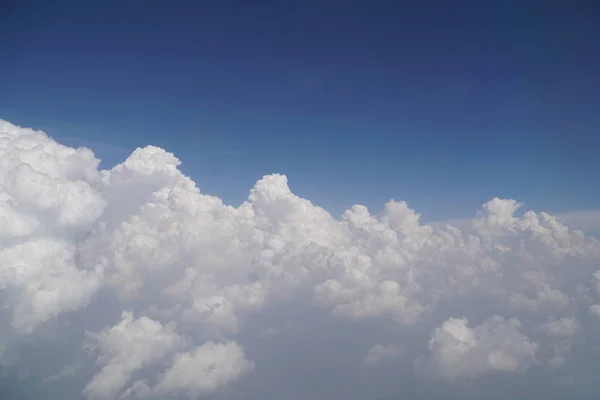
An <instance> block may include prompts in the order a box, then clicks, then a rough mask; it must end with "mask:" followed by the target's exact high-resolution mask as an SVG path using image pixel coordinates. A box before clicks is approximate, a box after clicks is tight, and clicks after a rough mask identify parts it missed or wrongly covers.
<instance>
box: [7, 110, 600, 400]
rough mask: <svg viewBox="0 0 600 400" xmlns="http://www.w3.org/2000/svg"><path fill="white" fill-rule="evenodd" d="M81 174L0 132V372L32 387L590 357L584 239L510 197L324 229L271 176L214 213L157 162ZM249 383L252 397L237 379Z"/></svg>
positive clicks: (167, 162) (453, 376)
mask: <svg viewBox="0 0 600 400" xmlns="http://www.w3.org/2000/svg"><path fill="white" fill-rule="evenodd" d="M98 166H99V160H97V159H96V158H95V157H94V154H93V153H92V152H91V151H90V150H88V149H85V148H80V149H73V148H69V147H66V146H62V145H60V144H59V143H56V142H55V141H54V140H52V139H51V138H49V137H48V136H47V135H46V134H44V133H43V132H39V131H34V130H31V129H26V128H20V127H17V126H14V125H12V124H10V123H8V122H6V121H1V122H0V304H2V305H3V307H2V309H0V364H2V365H4V366H5V367H6V368H9V367H10V368H19V367H21V366H22V365H23V364H24V363H27V362H29V363H30V366H31V368H33V369H32V370H33V371H34V372H35V371H37V372H36V373H38V374H40V375H44V374H45V375H44V376H43V377H42V378H41V379H40V382H41V381H44V379H45V382H46V384H45V386H44V387H50V386H53V385H54V386H57V387H58V386H60V385H61V384H62V383H63V382H65V381H68V380H75V381H77V382H79V384H78V385H79V386H78V385H71V386H67V384H66V383H65V384H64V386H62V388H63V390H69V389H68V388H79V389H77V390H78V392H79V393H80V394H81V395H83V396H86V397H88V398H118V397H123V398H126V397H139V398H144V397H158V398H165V397H168V396H182V395H183V396H188V395H189V396H192V397H193V396H196V395H204V394H208V393H213V394H214V395H215V396H218V395H219V393H221V391H223V390H239V391H243V390H254V391H255V392H253V393H254V395H255V396H256V397H261V396H263V395H264V394H265V393H266V392H264V390H266V389H264V387H266V386H265V385H266V384H267V383H266V382H270V381H269V379H270V378H269V377H268V373H267V372H266V371H271V372H272V373H275V372H278V373H279V372H280V371H286V373H287V374H288V375H290V376H295V374H296V372H295V371H296V369H295V368H297V369H298V371H301V373H303V374H306V379H308V376H310V374H311V373H312V371H314V370H317V369H318V368H326V367H325V366H326V365H331V364H328V362H329V361H327V362H324V360H320V357H324V356H325V354H336V356H337V357H343V354H345V353H346V352H347V351H351V350H352V349H358V350H356V351H357V352H360V355H358V356H357V358H356V359H357V360H358V361H357V363H358V364H360V359H361V357H362V359H363V360H364V362H366V363H367V364H381V365H382V366H384V365H386V363H383V362H382V361H384V360H385V359H389V358H390V357H392V356H393V357H395V358H396V359H397V360H396V361H397V363H394V365H398V364H401V363H402V362H405V361H408V362H406V363H405V364H406V365H409V364H411V363H410V361H411V360H415V359H418V360H420V361H419V363H418V365H419V366H421V367H426V368H424V369H423V370H422V371H426V372H427V375H426V376H429V377H434V376H438V377H442V378H444V379H446V380H450V381H458V380H460V379H462V378H476V377H477V376H479V375H488V376H489V375H494V374H500V375H502V376H506V375H511V374H512V376H515V377H518V376H520V374H516V373H517V372H525V371H531V370H534V369H536V368H537V369H538V370H539V371H542V372H540V373H546V372H544V371H545V370H544V369H543V368H540V366H541V365H546V364H549V365H555V366H559V365H560V366H561V367H562V369H561V370H565V371H569V366H570V361H572V359H573V357H575V355H576V354H585V353H586V351H585V350H586V349H587V348H594V347H595V346H598V345H600V343H598V342H599V341H598V339H596V336H597V335H595V334H594V332H595V330H596V329H597V327H598V320H597V319H595V318H590V317H593V316H600V311H599V310H600V308H599V307H600V306H599V304H600V289H599V288H600V284H599V282H600V275H599V273H598V272H597V271H598V269H599V265H600V243H599V241H598V240H597V239H595V238H594V237H589V236H586V235H584V234H583V233H582V232H580V231H577V230H572V229H569V228H568V227H567V226H565V225H563V224H562V223H561V222H559V219H557V218H555V217H553V216H551V215H548V214H546V213H543V212H542V213H539V214H537V213H534V212H532V211H527V212H525V213H524V214H522V215H519V214H518V210H519V207H520V204H519V203H518V202H516V201H514V200H503V199H498V198H495V199H492V200H491V201H490V202H488V203H486V204H484V205H483V206H482V208H481V209H480V210H479V211H478V212H477V213H476V216H475V218H474V219H473V220H470V221H468V222H465V223H464V224H462V225H461V224H457V225H458V226H451V225H445V226H429V225H424V224H422V223H421V222H420V216H419V214H417V213H416V212H415V211H414V210H412V209H411V208H410V207H409V206H408V205H407V204H406V203H405V202H402V201H390V202H388V203H387V204H386V205H385V207H384V209H383V211H382V212H381V213H379V214H373V213H372V212H371V211H369V210H368V209H367V208H366V207H364V206H359V205H357V206H354V207H352V208H351V209H350V210H347V211H346V212H345V213H344V215H343V216H342V217H341V218H340V219H339V220H336V219H335V218H333V217H332V216H331V215H330V214H329V213H327V212H326V211H325V210H323V209H322V208H320V207H318V206H315V205H313V204H312V203H311V202H310V201H308V200H306V199H302V198H300V197H298V196H296V195H294V194H293V193H292V192H291V190H290V188H289V186H288V182H287V178H286V177H285V176H283V175H269V176H265V177H264V178H262V179H261V180H259V181H258V182H257V183H256V185H255V186H254V187H253V188H252V190H251V191H250V194H249V197H248V201H246V202H244V203H243V204H242V205H240V206H239V207H231V206H228V205H225V204H223V202H222V201H221V200H220V199H218V198H216V197H213V196H209V195H206V194H203V193H201V192H200V190H199V189H198V187H197V186H196V184H195V183H194V182H193V181H192V180H191V179H190V178H188V177H186V176H184V175H183V174H182V173H181V172H180V171H179V169H178V166H179V160H178V159H177V158H176V157H175V156H174V155H173V154H171V153H168V152H166V151H164V150H162V149H160V148H157V147H152V146H148V147H145V148H140V149H137V150H136V151H134V152H133V154H131V156H129V157H128V158H127V159H126V160H125V161H124V162H123V163H121V164H118V165H116V166H115V167H113V168H112V169H110V170H99V169H98ZM457 315H464V316H466V317H468V320H469V321H474V322H476V323H479V324H478V325H475V326H473V325H471V326H470V325H469V323H468V322H467V319H466V318H458V319H457V318H453V317H455V316H457ZM324 320H326V321H327V322H323V321H324ZM311 321H312V322H311ZM313 323H314V324H321V325H318V326H319V328H315V329H316V331H315V332H320V330H322V334H323V337H322V338H321V337H319V336H318V335H317V334H316V333H310V332H313V331H311V330H310V329H309V327H308V326H309V325H310V324H313ZM258 325H260V326H258ZM435 326H438V327H439V328H437V329H434V330H433V333H431V330H432V328H433V327H435ZM283 327H290V328H289V329H281V328H283ZM365 327H372V329H369V330H368V331H369V332H371V333H370V334H359V333H358V332H365V331H364V330H361V329H365ZM336 329H337V330H336ZM266 330H269V331H272V332H281V333H280V334H277V335H268V336H265V335H264V332H265V331H266ZM84 332H91V333H89V334H88V335H87V336H86V335H84ZM257 332H260V333H257ZM333 332H335V334H334V333H333ZM390 332H393V334H392V333H390ZM309 333H310V334H309ZM579 333H583V334H581V335H579ZM585 333H590V334H587V335H586V334H585ZM315 335H316V336H315ZM429 335H431V337H430V341H429V350H428V351H427V350H426V349H427V338H428V337H429ZM257 337H260V338H262V339H261V340H262V341H258V342H257V340H258V339H256V338H257ZM574 337H577V338H578V340H571V339H572V338H574ZM325 338H328V339H325ZM332 338H335V339H332ZM324 340H329V342H328V343H327V345H323V346H324V347H322V348H321V350H317V349H316V347H315V346H314V345H313V344H312V343H313V342H315V341H316V342H317V343H319V342H320V341H324ZM404 341H406V343H411V344H406V343H405V342H404ZM565 341H566V342H565ZM363 342H364V343H363ZM32 343H35V346H33V344H32ZM57 343H58V344H57ZM61 343H62V344H61ZM376 343H401V344H402V349H403V350H402V351H401V350H400V349H401V348H400V347H397V346H396V345H394V346H383V345H376ZM350 344H352V346H351V345H350ZM359 344H360V346H359ZM44 346H46V347H44ZM61 346H62V347H61ZM261 346H262V347H261ZM336 346H342V347H343V346H347V347H343V348H344V349H345V351H341V350H340V351H339V352H336V351H337V350H334V349H336V348H338V347H336ZM34 348H35V349H38V350H39V349H42V348H43V349H45V351H46V353H44V352H43V351H37V352H34V351H33V349H34ZM58 348H60V349H62V350H61V351H60V352H59V351H58V350H54V351H55V353H53V354H54V356H53V357H54V358H48V357H46V358H44V357H45V356H43V354H47V352H52V351H53V349H58ZM82 348H83V349H88V350H93V351H95V352H96V353H97V354H98V356H97V358H96V361H97V362H96V363H95V364H94V363H90V359H92V360H93V359H94V358H93V357H92V358H90V357H89V356H86V355H85V352H81V351H79V350H80V349H82ZM295 348H297V349H302V350H297V351H298V353H293V351H295V350H293V349H295ZM369 348H370V349H371V350H370V351H368V352H367V355H366V358H365V351H367V350H366V349H369ZM259 349H261V350H259ZM361 349H362V350H361ZM420 349H422V350H424V351H425V353H423V352H422V351H421V350H420ZM263 351H264V352H270V353H268V354H265V353H264V352H263ZM290 352H292V353H290ZM96 353H94V354H96ZM400 353H402V357H398V356H399V355H400ZM538 353H539V354H540V359H543V361H542V362H538V361H537V354H538ZM567 353H568V354H569V357H566V354H567ZM285 357H287V358H285ZM294 357H296V358H302V359H304V360H305V363H306V365H309V364H310V366H306V365H304V366H296V363H295V361H294V360H295V358H294ZM307 357H308V358H307ZM50 359H52V360H53V361H52V363H55V364H56V365H52V368H50V366H48V367H47V368H45V367H42V365H46V366H47V365H48V363H49V361H48V360H50ZM309 359H310V360H313V361H312V362H309V361H306V360H309ZM27 360H29V361H27ZM32 360H33V361H32ZM36 360H37V361H36ZM42 360H46V361H44V362H42ZM259 360H260V361H259ZM340 362H341V361H340ZM36 363H37V364H36ZM33 365H39V367H36V368H37V369H36V368H34V367H32V366H33ZM73 365H78V366H81V367H78V368H77V369H76V370H72V369H69V366H73ZM387 365H391V364H387ZM581 365H583V364H582V363H581V362H579V363H573V366H572V368H578V367H577V366H581ZM275 366H277V367H275ZM28 368H29V367H28ZM269 368H272V369H270V370H269ZM251 370H253V371H254V373H253V374H250V375H251V376H253V378H252V379H255V380H257V381H261V380H263V381H264V382H262V381H261V382H260V383H257V382H254V381H252V382H251V383H248V382H246V381H244V379H242V378H243V377H244V376H246V374H248V373H249V372H250V371H251ZM374 370H375V369H373V371H374ZM65 371H66V372H65ZM34 372H32V378H31V379H34V378H33V376H34V375H35V373H34ZM192 372H193V373H192ZM323 372H325V371H323ZM281 373H283V372H281ZM411 373H414V372H411ZM250 375H249V376H250ZM286 376H287V375H286ZM403 376H404V377H405V378H406V376H407V375H403ZM297 378H298V379H303V377H302V376H298V377H297ZM515 379H517V378H515ZM280 380H281V381H285V380H284V379H283V378H282V379H280ZM350 381H352V379H346V382H350ZM238 384H239V385H242V386H240V387H239V388H237V389H236V385H238ZM270 384H271V385H275V384H276V383H274V382H270ZM259 388H263V389H259ZM57 390H58V389H57ZM71 390H73V389H71ZM261 390H263V392H261ZM281 390H286V389H285V388H281ZM315 390H316V389H315ZM323 390H325V389H323ZM325 392H326V390H325ZM325 392H323V393H325ZM313 395H314V396H317V394H315V393H310V394H304V395H301V394H298V395H297V396H296V397H302V396H305V397H306V396H309V397H310V396H313ZM72 396H73V393H72V392H64V393H63V392H61V393H60V394H57V398H64V397H72ZM314 396H313V397H314ZM292 397H294V396H292ZM317 397H318V396H317Z"/></svg>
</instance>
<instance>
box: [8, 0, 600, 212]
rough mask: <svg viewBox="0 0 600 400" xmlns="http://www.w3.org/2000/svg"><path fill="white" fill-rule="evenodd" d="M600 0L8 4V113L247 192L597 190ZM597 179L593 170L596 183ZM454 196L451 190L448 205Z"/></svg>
mask: <svg viewBox="0 0 600 400" xmlns="http://www.w3.org/2000/svg"><path fill="white" fill-rule="evenodd" d="M599 12H600V8H599V7H598V4H596V3H595V2H593V1H580V2H568V3H566V2H544V4H543V5H542V4H540V3H539V2H535V1H531V2H517V1H492V2H480V1H459V2H447V1H423V2H391V1H390V2H386V1H381V2H366V1H328V2H316V1H315V2H313V1H303V2H289V1H265V2H252V1H246V2H237V1H233V2H232V1H219V2H195V1H183V0H182V1H177V2H176V3H175V4H171V3H168V2H163V1H133V0H131V1H124V2H114V1H113V2H111V1H109V2H85V3H81V2H76V1H66V2H65V1H56V2H51V3H49V2H45V1H42V2H36V1H27V2H4V3H3V11H2V17H1V18H2V24H1V25H2V26H1V27H0V29H1V32H0V33H1V35H0V37H1V39H0V41H1V42H0V43H1V45H2V49H3V53H4V54H5V55H6V57H5V60H3V62H2V67H1V68H2V73H1V74H0V87H2V93H3V96H1V98H0V113H1V114H2V117H3V118H4V119H6V120H9V121H11V122H13V123H17V124H21V125H24V126H31V127H36V128H37V129H44V130H45V131H46V132H49V133H51V134H52V135H53V136H54V137H60V138H62V139H63V141H64V142H65V143H68V144H70V145H73V146H79V145H88V147H92V148H93V149H94V150H95V152H96V154H97V155H98V156H99V157H100V158H102V159H103V160H104V164H103V165H106V166H112V165H114V164H116V163H117V162H120V161H123V159H124V158H126V156H127V154H129V153H130V152H131V151H132V150H133V149H135V148H136V147H138V146H144V145H147V144H154V145H157V146H160V147H163V148H165V149H167V150H169V151H171V152H173V153H175V154H177V155H178V157H179V158H180V159H181V160H182V161H183V165H182V169H183V170H184V171H185V173H186V174H188V175H189V176H191V177H193V178H194V179H195V180H196V181H197V182H198V183H199V186H200V187H201V189H202V190H203V191H206V192H207V193H212V194H215V195H218V196H219V197H222V198H223V199H224V200H225V201H226V202H227V203H228V204H232V205H239V204H240V203H241V202H242V201H244V200H245V199H246V195H247V191H248V190H249V189H250V187H251V186H252V184H253V183H254V182H255V181H256V180H258V179H260V177H262V176H263V175H265V174H270V173H282V174H286V175H287V176H288V177H289V178H290V182H291V185H292V186H293V187H294V190H295V191H296V192H297V193H299V194H301V195H302V196H304V197H307V198H310V199H312V201H313V202H315V203H317V204H319V205H321V206H323V207H325V208H326V209H328V210H330V211H331V212H333V213H334V214H336V215H340V214H341V213H342V212H343V211H344V210H345V209H347V208H348V207H350V206H351V205H353V204H365V205H367V206H369V208H373V209H375V210H378V211H379V210H380V209H381V206H382V204H383V203H384V202H385V201H387V200H389V199H391V198H395V199H402V200H406V201H408V202H409V203H410V204H418V205H419V208H420V209H421V212H422V213H423V216H424V218H425V219H426V220H428V221H436V220H443V219H447V218H453V217H471V216H472V215H471V214H470V213H471V211H472V209H473V208H474V207H478V206H479V205H480V204H482V203H483V202H485V201H487V200H490V199H491V198H493V197H494V196H504V197H510V198H518V199H519V200H520V201H522V202H525V203H526V204H527V205H528V206H529V207H531V208H532V209H543V210H546V211H549V212H564V211H571V210H574V209H589V208H594V207H596V205H597V204H599V203H600V189H599V186H598V185H593V184H592V183H593V182H594V181H595V180H597V175H598V168H599V164H600V161H599V160H598V157H595V154H594V151H595V150H594V149H595V147H596V146H597V144H598V139H597V138H596V136H597V135H596V132H597V131H598V129H599V127H600V120H599V118H600V117H599V116H598V113H597V110H598V108H599V107H600V100H599V98H600V96H599V95H598V93H599V92H600V82H599V81H600V79H599V78H598V76H597V75H598V74H597V72H596V71H597V70H598V69H600V53H598V51H596V49H597V39H596V38H597V37H600V27H598V24H597V23H596V21H597V18H598V15H600V14H599ZM582 182H585V183H582ZM441 199H443V201H441Z"/></svg>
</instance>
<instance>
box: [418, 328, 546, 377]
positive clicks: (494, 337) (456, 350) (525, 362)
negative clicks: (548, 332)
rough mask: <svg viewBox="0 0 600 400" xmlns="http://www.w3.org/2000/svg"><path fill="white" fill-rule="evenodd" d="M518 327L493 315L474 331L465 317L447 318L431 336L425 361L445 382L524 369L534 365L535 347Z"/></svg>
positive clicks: (536, 347)
mask: <svg viewBox="0 0 600 400" xmlns="http://www.w3.org/2000/svg"><path fill="white" fill-rule="evenodd" d="M520 327H521V323H520V322H519V321H518V320H516V319H511V320H505V319H504V318H502V317H497V316H496V317H492V318H490V319H487V320H486V321H485V322H484V323H482V324H481V325H477V326H475V327H474V328H469V326H468V321H467V319H466V318H449V319H448V320H446V321H444V323H443V324H442V326H441V327H439V328H436V329H435V331H434V332H433V334H432V335H431V340H430V341H429V350H430V352H431V355H430V359H429V360H428V362H429V363H430V364H431V367H432V368H433V369H434V371H435V372H437V373H438V374H439V375H440V376H441V377H443V378H444V379H448V380H455V379H458V378H464V377H475V376H478V375H483V374H489V373H491V372H516V371H522V370H526V369H527V368H529V367H530V366H531V365H533V364H534V363H535V362H536V358H535V353H536V351H537V349H538V344H537V343H535V342H533V341H531V340H530V339H529V338H528V337H527V336H525V335H523V334H522V333H520V332H519V328H520Z"/></svg>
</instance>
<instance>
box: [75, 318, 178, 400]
mask: <svg viewBox="0 0 600 400" xmlns="http://www.w3.org/2000/svg"><path fill="white" fill-rule="evenodd" d="M174 330H175V326H174V324H170V325H167V326H163V325H161V324H160V322H157V321H154V320H152V319H150V318H147V317H140V318H138V319H134V317H133V314H132V313H131V312H123V314H122V315H121V321H119V323H118V324H117V325H115V326H112V327H110V328H106V329H104V330H103V331H102V332H100V333H90V334H89V338H90V340H91V342H92V343H91V344H89V347H90V348H92V349H98V350H99V352H100V355H99V357H98V359H97V363H98V364H100V365H102V369H101V370H100V372H98V373H97V374H96V375H94V377H93V378H92V380H91V382H90V383H89V384H88V385H87V386H86V387H85V388H84V389H83V394H84V395H85V396H86V397H87V398H90V399H114V398H115V397H116V395H117V394H118V393H119V392H120V391H121V389H122V388H123V387H124V386H125V385H126V384H127V382H128V381H129V380H130V379H131V376H132V374H133V373H134V372H136V371H138V370H140V369H142V368H144V367H146V366H148V365H150V364H152V363H154V362H156V361H158V360H160V359H161V358H163V357H164V356H165V355H167V354H169V353H170V352H173V351H174V350H176V349H177V348H179V347H181V346H182V345H183V344H184V341H183V339H182V338H180V337H179V336H178V335H177V334H176V333H175V332H174Z"/></svg>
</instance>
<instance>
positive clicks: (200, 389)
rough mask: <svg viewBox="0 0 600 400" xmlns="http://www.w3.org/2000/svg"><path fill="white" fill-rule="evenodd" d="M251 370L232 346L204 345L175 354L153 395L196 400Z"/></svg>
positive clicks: (224, 344) (240, 349)
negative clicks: (188, 397)
mask: <svg viewBox="0 0 600 400" xmlns="http://www.w3.org/2000/svg"><path fill="white" fill-rule="evenodd" d="M253 369H254V364H253V363H252V362H251V361H248V360H246V358H245V356H244V350H243V349H242V348H241V347H240V346H239V345H238V344H237V343H235V342H226V343H214V342H208V343H205V344H203V345H201V346H198V347H196V348H195V349H194V350H192V351H188V352H184V353H179V354H177V355H176V356H175V357H174V359H173V365H171V367H170V368H169V369H168V370H167V371H165V373H164V374H163V375H162V376H161V377H160V378H159V380H158V383H157V385H156V388H155V392H156V393H158V394H160V396H165V395H168V394H173V393H178V392H183V393H186V394H188V395H190V396H191V397H193V398H196V397H197V396H198V395H200V394H203V393H211V392H214V391H215V390H217V389H219V388H221V387H223V386H225V385H227V384H229V383H230V382H231V381H234V380H236V379H238V378H239V377H240V376H242V375H243V374H245V373H247V372H249V371H251V370H253Z"/></svg>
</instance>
